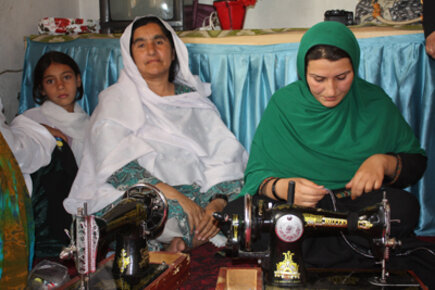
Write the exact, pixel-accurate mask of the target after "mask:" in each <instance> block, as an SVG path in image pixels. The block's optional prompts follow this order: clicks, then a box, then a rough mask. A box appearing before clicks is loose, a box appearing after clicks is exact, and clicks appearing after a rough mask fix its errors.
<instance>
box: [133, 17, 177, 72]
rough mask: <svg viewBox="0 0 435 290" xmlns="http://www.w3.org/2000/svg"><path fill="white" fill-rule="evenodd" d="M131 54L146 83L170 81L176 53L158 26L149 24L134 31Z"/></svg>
mask: <svg viewBox="0 0 435 290" xmlns="http://www.w3.org/2000/svg"><path fill="white" fill-rule="evenodd" d="M131 54H132V56H133V60H134V62H135V63H136V66H137V68H138V69H139V72H140V73H141V75H142V77H143V78H144V79H145V80H146V81H151V80H159V79H161V78H162V79H163V80H166V81H167V80H168V76H169V69H170V67H171V63H172V61H173V60H174V52H173V50H172V47H171V43H170V41H169V39H168V38H167V37H166V36H165V34H164V33H163V31H162V29H161V28H160V26H159V25H158V24H156V23H148V24H146V25H144V26H140V27H138V28H137V29H136V30H135V31H134V34H133V41H132V45H131Z"/></svg>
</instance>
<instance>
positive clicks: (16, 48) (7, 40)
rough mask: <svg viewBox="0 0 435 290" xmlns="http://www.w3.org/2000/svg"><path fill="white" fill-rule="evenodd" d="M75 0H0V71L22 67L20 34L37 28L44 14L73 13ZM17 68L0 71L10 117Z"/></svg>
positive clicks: (14, 110)
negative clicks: (8, 71) (6, 71)
mask: <svg viewBox="0 0 435 290" xmlns="http://www.w3.org/2000/svg"><path fill="white" fill-rule="evenodd" d="M77 1H78V0H0V39H1V44H0V73H1V72H4V71H5V70H22V68H23V62H24V51H25V47H24V37H25V36H27V35H30V34H36V33H37V32H38V26H37V25H38V22H39V20H40V19H41V18H43V17H46V16H60V17H76V16H77V15H78V2H77ZM21 78H22V74H21V72H12V73H2V74H0V98H1V100H2V103H3V106H4V109H5V115H6V117H7V119H8V120H9V121H10V120H11V119H12V117H13V116H14V115H15V114H16V113H17V108H18V99H17V95H18V92H19V91H20V86H21Z"/></svg>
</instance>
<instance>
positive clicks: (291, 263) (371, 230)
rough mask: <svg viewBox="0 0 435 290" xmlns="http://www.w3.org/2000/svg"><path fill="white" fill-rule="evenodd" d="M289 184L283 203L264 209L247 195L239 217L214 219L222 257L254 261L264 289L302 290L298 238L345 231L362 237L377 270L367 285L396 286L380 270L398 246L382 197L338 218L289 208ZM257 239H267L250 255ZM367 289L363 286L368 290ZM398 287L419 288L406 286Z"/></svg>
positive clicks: (291, 192)
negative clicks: (288, 289)
mask: <svg viewBox="0 0 435 290" xmlns="http://www.w3.org/2000/svg"><path fill="white" fill-rule="evenodd" d="M293 196H294V183H291V184H289V193H288V199H287V200H288V201H289V202H288V203H284V202H278V203H275V204H272V203H270V204H268V202H267V201H266V200H265V199H263V198H261V197H260V198H258V199H256V201H255V202H253V198H252V196H251V195H246V196H245V197H244V213H243V216H239V215H238V214H233V215H232V216H230V215H228V214H224V215H223V214H221V213H214V216H215V218H216V219H218V220H219V221H220V224H221V228H222V229H227V230H226V232H225V234H226V235H227V238H228V241H227V244H226V251H227V253H230V255H232V256H236V257H245V258H256V259H259V262H260V264H261V265H262V268H263V271H264V275H265V277H264V278H265V279H264V280H265V283H266V284H267V285H272V286H277V287H301V286H304V285H306V282H307V275H306V274H307V273H306V269H305V266H304V261H303V260H302V254H301V238H302V237H303V235H304V234H305V233H310V234H313V233H316V232H317V231H319V232H325V231H326V232H331V231H337V232H339V231H349V232H358V233H359V234H361V235H364V236H366V237H367V239H368V240H369V242H370V245H371V252H372V255H373V257H374V260H375V263H377V264H381V273H380V275H375V276H374V277H371V278H370V279H369V280H370V281H369V282H370V284H371V285H375V286H381V287H383V286H392V285H393V284H394V286H398V283H397V281H392V280H391V279H392V276H390V275H389V273H388V271H387V268H386V261H387V260H388V258H389V251H390V248H394V247H396V246H399V245H400V244H401V243H400V241H397V240H395V239H394V238H390V223H391V219H390V207H389V204H388V200H387V199H386V197H385V194H384V198H383V200H382V201H381V202H380V203H379V204H375V205H373V206H370V207H367V208H365V209H363V210H362V211H360V212H358V213H340V212H333V211H325V210H321V209H315V208H306V207H299V206H295V205H292V204H293ZM262 233H269V236H270V241H269V242H270V243H269V248H268V249H267V250H266V251H261V252H255V251H253V250H252V244H253V242H254V241H256V240H258V239H259V238H260V235H261V234H262ZM370 284H369V285H370ZM402 286H419V285H418V283H417V282H415V281H412V283H408V282H406V283H405V284H403V285H402Z"/></svg>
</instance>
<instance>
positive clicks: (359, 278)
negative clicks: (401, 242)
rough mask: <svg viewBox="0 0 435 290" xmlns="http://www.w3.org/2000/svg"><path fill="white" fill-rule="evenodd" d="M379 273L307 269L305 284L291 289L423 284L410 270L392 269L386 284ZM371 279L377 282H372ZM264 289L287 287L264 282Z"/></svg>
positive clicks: (414, 286) (371, 271)
mask: <svg viewBox="0 0 435 290" xmlns="http://www.w3.org/2000/svg"><path fill="white" fill-rule="evenodd" d="M379 274H380V273H379V271H375V270H361V269H356V270H347V269H308V270H307V282H306V283H305V285H301V286H295V287H292V288H291V289H332V288H340V289H381V288H382V287H388V288H394V289H421V288H422V287H423V286H424V285H423V284H422V283H421V282H420V280H419V279H418V277H417V276H416V275H415V274H414V273H413V272H412V271H405V270H404V271H392V272H391V273H390V277H389V278H388V280H387V282H388V283H387V284H382V283H380V281H378V280H377V279H376V277H379ZM373 281H374V282H375V283H378V284H377V285H374V284H372V282H373ZM264 289H266V290H274V289H289V288H288V287H280V286H275V285H268V284H265V286H264Z"/></svg>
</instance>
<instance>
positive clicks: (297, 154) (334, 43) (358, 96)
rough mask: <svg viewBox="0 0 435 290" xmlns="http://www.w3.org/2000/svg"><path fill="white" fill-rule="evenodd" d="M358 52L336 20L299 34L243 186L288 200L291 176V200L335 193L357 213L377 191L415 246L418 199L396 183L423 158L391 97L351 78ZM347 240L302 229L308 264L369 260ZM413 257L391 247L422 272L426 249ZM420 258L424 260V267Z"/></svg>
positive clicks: (313, 201) (401, 264) (402, 264)
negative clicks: (292, 70) (292, 72)
mask: <svg viewBox="0 0 435 290" xmlns="http://www.w3.org/2000/svg"><path fill="white" fill-rule="evenodd" d="M359 61H360V48H359V45H358V42H357V40H356V38H355V36H354V35H353V33H352V32H351V31H350V30H349V29H348V28H347V27H346V26H345V25H343V24H341V23H338V22H332V21H331V22H322V23H319V24H317V25H315V26H313V27H312V28H311V29H309V30H308V31H307V32H306V33H305V34H304V36H303V37H302V40H301V43H300V47H299V51H298V57H297V70H298V75H299V80H298V81H296V82H294V83H291V84H289V85H288V86H286V87H284V88H282V89H280V90H278V91H277V92H276V93H275V94H274V95H273V96H272V98H271V100H270V102H269V103H268V106H267V108H266V110H265V112H264V113H263V115H262V119H261V122H260V124H259V126H258V128H257V131H256V133H255V136H254V139H253V143H252V146H251V152H250V156H249V161H248V165H247V169H246V171H245V186H244V187H243V189H242V192H241V195H245V194H251V195H257V196H266V197H267V198H270V199H271V201H273V200H286V199H287V194H288V193H287V191H288V186H289V182H290V181H294V182H295V192H294V196H293V203H294V204H296V205H299V206H305V207H317V208H323V209H327V210H334V209H335V208H334V206H333V203H332V198H334V200H335V199H336V209H337V210H338V211H340V212H357V211H359V210H361V209H363V208H365V207H367V206H370V205H373V204H375V203H377V202H379V201H380V200H381V199H382V194H383V191H384V190H385V191H386V192H387V198H388V200H389V203H390V206H391V218H392V219H399V220H400V224H392V225H391V234H392V236H395V237H398V238H400V239H401V240H402V242H404V246H403V247H402V249H410V248H413V247H414V246H415V245H421V244H419V242H418V241H416V239H415V236H414V233H413V231H414V229H415V227H416V225H417V223H418V218H419V203H418V201H417V199H416V198H415V197H414V196H413V195H412V194H410V193H409V192H406V191H404V190H402V188H405V187H407V186H409V185H411V184H414V183H416V182H417V181H418V180H419V179H420V178H421V176H422V175H423V173H424V171H425V169H426V163H427V158H426V156H425V151H424V150H423V149H422V148H421V147H420V144H419V142H418V140H417V138H416V137H415V135H414V133H413V131H412V129H411V128H410V126H409V125H408V124H407V122H406V121H405V120H404V118H403V117H402V115H401V114H400V112H399V110H398V109H397V108H396V106H395V105H394V103H393V102H392V100H391V98H389V97H388V95H387V94H386V93H385V92H384V91H383V90H382V89H381V88H380V87H378V86H376V85H373V84H370V83H368V82H366V81H365V80H363V79H361V78H359V77H358V75H357V74H358V66H359ZM332 193H335V195H334V194H332ZM242 203H243V199H242V198H239V199H237V200H235V201H234V202H232V203H230V204H229V205H228V206H227V208H226V209H225V210H224V212H225V213H234V212H239V213H241V208H243V206H242ZM348 238H349V239H350V240H351V241H352V242H353V243H354V244H356V245H358V246H359V247H361V249H364V248H365V249H366V248H367V247H368V243H367V239H360V238H358V237H356V236H351V237H348ZM347 242H348V240H346V241H345V240H344V239H342V238H341V236H340V235H338V234H336V233H331V234H330V235H327V236H325V235H323V236H321V237H320V236H315V237H307V236H305V237H304V241H303V243H302V252H303V259H304V262H305V264H306V266H308V267H324V268H326V267H340V268H367V267H374V266H376V265H375V263H374V261H373V259H369V258H367V256H364V255H360V253H361V252H360V253H358V254H357V253H356V252H355V251H354V250H352V249H351V248H350V247H349V246H348V245H347ZM265 244H268V239H267V238H266V239H263V238H262V239H261V240H258V241H256V244H255V243H254V245H253V248H254V249H255V248H257V249H256V250H258V249H259V248H261V249H263V250H264V247H265ZM425 246H426V245H425ZM419 254H421V253H419ZM392 256H394V253H392ZM414 257H415V256H413V257H411V258H409V259H408V258H407V257H400V258H399V257H398V256H394V257H392V258H391V259H392V261H393V262H392V263H391V265H394V267H397V268H399V269H413V270H414V271H415V272H417V273H418V274H419V275H422V276H423V277H424V279H426V280H429V281H430V279H431V275H432V274H430V271H432V270H433V271H435V268H434V265H433V261H432V260H433V256H432V255H428V254H426V253H425V252H424V251H423V252H422V255H421V257H418V258H417V259H414ZM424 259H429V260H427V261H428V262H427V261H426V262H427V263H426V264H425V265H424V266H422V263H421V261H423V260H424ZM430 259H432V260H430ZM431 261H432V262H431ZM390 269H391V267H390Z"/></svg>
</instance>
